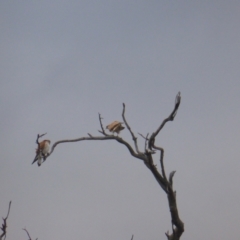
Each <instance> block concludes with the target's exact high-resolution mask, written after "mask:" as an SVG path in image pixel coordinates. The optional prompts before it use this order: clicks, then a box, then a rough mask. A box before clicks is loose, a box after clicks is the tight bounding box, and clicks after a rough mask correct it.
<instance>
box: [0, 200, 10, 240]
mask: <svg viewBox="0 0 240 240" xmlns="http://www.w3.org/2000/svg"><path fill="white" fill-rule="evenodd" d="M11 204H12V201H10V202H9V205H8V213H7V216H6V217H5V218H3V224H2V227H1V230H2V234H1V235H0V240H2V239H6V236H7V219H8V216H9V213H10V208H11ZM3 237H4V238H3Z"/></svg>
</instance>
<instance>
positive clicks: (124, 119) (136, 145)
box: [122, 103, 143, 154]
mask: <svg viewBox="0 0 240 240" xmlns="http://www.w3.org/2000/svg"><path fill="white" fill-rule="evenodd" d="M122 118H123V121H124V123H125V125H126V127H127V129H128V130H129V132H130V134H131V135H132V140H133V142H134V145H135V149H136V151H137V153H139V154H143V153H141V152H140V151H139V149H138V144H137V137H136V136H135V135H134V133H133V132H132V130H131V128H130V126H129V125H128V123H127V120H126V118H125V103H123V111H122Z"/></svg>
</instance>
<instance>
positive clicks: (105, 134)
mask: <svg viewBox="0 0 240 240" xmlns="http://www.w3.org/2000/svg"><path fill="white" fill-rule="evenodd" d="M98 118H99V122H100V126H101V129H102V131H99V132H100V133H102V134H103V135H104V136H109V135H108V134H107V133H106V132H105V130H104V127H103V124H102V119H103V118H102V117H101V114H100V113H98Z"/></svg>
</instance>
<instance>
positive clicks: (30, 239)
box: [23, 228, 37, 240]
mask: <svg viewBox="0 0 240 240" xmlns="http://www.w3.org/2000/svg"><path fill="white" fill-rule="evenodd" d="M23 231H25V232H26V233H27V235H28V237H29V239H28V240H32V238H31V237H30V234H29V232H28V230H27V229H26V228H23ZM36 240H37V238H36Z"/></svg>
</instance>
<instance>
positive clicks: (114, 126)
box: [106, 121, 124, 134]
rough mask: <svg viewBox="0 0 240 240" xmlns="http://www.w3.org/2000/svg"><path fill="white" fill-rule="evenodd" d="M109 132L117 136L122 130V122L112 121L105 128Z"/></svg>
mask: <svg viewBox="0 0 240 240" xmlns="http://www.w3.org/2000/svg"><path fill="white" fill-rule="evenodd" d="M106 128H107V129H108V130H109V131H110V132H112V133H115V132H116V133H117V134H119V132H120V131H122V130H123V129H124V127H123V126H122V122H118V121H114V122H112V123H111V124H109V125H107V127H106Z"/></svg>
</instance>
